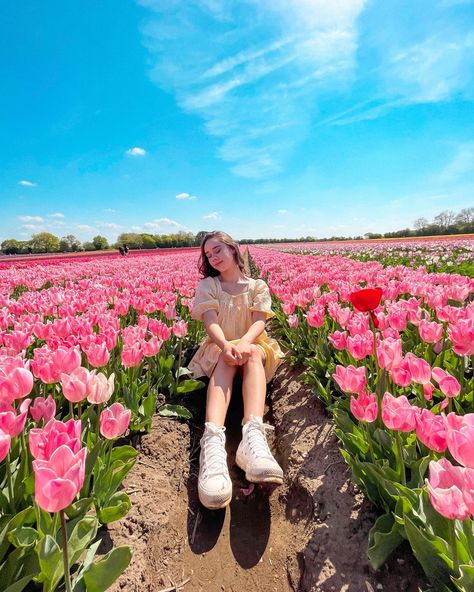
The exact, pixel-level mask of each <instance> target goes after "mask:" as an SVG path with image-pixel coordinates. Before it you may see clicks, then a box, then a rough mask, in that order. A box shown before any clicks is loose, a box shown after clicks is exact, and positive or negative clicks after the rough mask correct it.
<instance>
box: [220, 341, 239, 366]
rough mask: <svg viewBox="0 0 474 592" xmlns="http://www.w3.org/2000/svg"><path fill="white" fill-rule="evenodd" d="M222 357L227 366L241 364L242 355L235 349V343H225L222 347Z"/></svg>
mask: <svg viewBox="0 0 474 592" xmlns="http://www.w3.org/2000/svg"><path fill="white" fill-rule="evenodd" d="M222 352H223V355H224V362H225V363H226V364H227V365H228V366H240V365H241V364H242V363H243V362H242V361H241V360H242V355H241V353H240V352H239V351H238V349H237V345H236V344H235V343H229V342H227V343H226V344H225V345H224V349H223V350H222Z"/></svg>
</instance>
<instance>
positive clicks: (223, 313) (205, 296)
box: [188, 277, 284, 382]
mask: <svg viewBox="0 0 474 592" xmlns="http://www.w3.org/2000/svg"><path fill="white" fill-rule="evenodd" d="M271 305H272V301H271V298H270V290H269V289H268V286H267V284H266V283H265V282H264V281H263V280H261V279H257V280H256V279H254V278H249V285H248V289H247V291H246V292H243V293H242V294H237V295H233V294H229V293H228V292H225V291H224V290H223V289H222V285H221V282H220V281H219V279H218V278H217V277H207V278H204V279H203V280H202V281H201V282H200V283H199V285H198V287H197V289H196V293H195V295H194V302H193V307H192V311H191V317H192V318H193V319H196V320H198V321H200V320H202V315H203V314H204V313H205V312H206V311H208V310H215V311H216V312H217V322H218V323H219V326H220V327H221V329H222V331H223V332H224V335H225V338H226V339H227V340H228V341H234V342H238V341H239V339H240V338H241V337H242V336H243V335H244V334H245V333H246V332H247V330H248V328H249V327H250V325H251V324H252V312H254V311H260V312H264V313H265V316H266V318H267V319H270V318H271V317H273V316H274V313H273V312H272V309H271ZM255 344H256V345H258V346H259V347H261V349H262V350H263V352H264V354H265V378H266V381H267V382H269V381H270V380H271V379H272V378H273V376H274V374H275V371H276V369H277V368H278V366H279V365H280V364H281V362H282V360H283V357H284V354H283V352H282V351H281V349H280V346H279V345H278V342H277V341H276V340H275V339H272V338H271V337H268V335H267V333H266V331H263V333H262V334H261V335H260V336H259V337H258V339H257V341H256V342H255ZM220 353H221V349H220V347H219V346H218V345H217V344H216V343H214V342H213V341H212V340H211V339H210V338H209V336H207V337H206V338H205V339H204V340H203V341H202V342H201V343H200V345H199V349H198V351H197V352H196V353H195V355H194V356H193V358H192V360H191V361H190V363H189V366H188V367H189V370H190V371H191V372H192V374H193V377H194V378H199V377H200V376H211V374H212V373H213V371H214V368H215V367H216V364H217V361H218V359H219V355H220Z"/></svg>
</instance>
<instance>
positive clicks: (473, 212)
mask: <svg viewBox="0 0 474 592" xmlns="http://www.w3.org/2000/svg"><path fill="white" fill-rule="evenodd" d="M413 226H414V229H411V228H404V229H403V230H397V231H395V232H385V233H384V234H380V233H374V232H368V233H367V234H365V235H364V236H332V237H330V238H324V239H318V238H317V237H315V236H304V237H300V238H296V239H295V238H249V239H242V240H241V241H240V242H241V243H243V244H254V243H260V244H262V243H263V244H266V243H286V242H313V241H316V240H320V241H335V240H336V241H342V240H363V239H364V238H365V239H367V238H368V239H377V238H404V237H417V236H438V235H443V234H469V233H474V208H464V209H462V210H461V211H460V212H459V213H458V214H456V213H454V212H452V211H449V210H445V211H443V212H440V213H439V214H438V215H437V216H435V217H434V218H433V220H432V221H431V222H430V221H429V220H427V219H426V218H417V219H416V220H415V221H414V223H413ZM207 232H208V231H207V230H201V231H199V232H198V233H197V234H193V233H192V232H183V231H180V232H177V233H175V234H149V233H136V232H124V233H122V234H119V236H118V237H117V241H116V242H115V243H112V244H109V242H108V240H107V239H106V238H105V236H101V235H97V236H94V238H93V239H92V240H91V241H85V242H83V243H81V241H80V240H79V239H78V238H77V237H75V236H74V235H73V234H68V235H67V236H63V237H62V238H59V237H57V236H55V235H54V234H52V233H50V232H40V233H38V234H34V235H33V236H32V237H31V238H30V240H26V241H19V240H16V239H14V238H10V239H6V240H4V241H3V242H2V244H1V245H0V246H1V250H2V253H3V254H4V255H19V254H28V253H74V252H78V251H105V250H108V249H118V248H119V247H123V246H124V245H127V247H128V248H129V249H158V248H162V249H168V248H176V247H197V246H199V245H200V244H201V240H202V238H203V237H204V235H205V234H206V233H207Z"/></svg>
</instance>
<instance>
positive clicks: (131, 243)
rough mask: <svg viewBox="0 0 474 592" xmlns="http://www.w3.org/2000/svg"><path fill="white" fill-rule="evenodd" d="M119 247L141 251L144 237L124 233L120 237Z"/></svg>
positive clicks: (118, 239)
mask: <svg viewBox="0 0 474 592" xmlns="http://www.w3.org/2000/svg"><path fill="white" fill-rule="evenodd" d="M116 244H117V247H120V246H123V245H128V248H129V249H141V248H142V245H143V240H142V235H141V234H136V233H133V232H123V233H122V234H119V235H118V238H117V243H116Z"/></svg>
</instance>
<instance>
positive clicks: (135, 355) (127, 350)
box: [122, 343, 143, 368]
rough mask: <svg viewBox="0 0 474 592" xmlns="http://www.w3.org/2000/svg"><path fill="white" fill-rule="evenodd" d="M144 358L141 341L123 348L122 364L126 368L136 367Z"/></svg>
mask: <svg viewBox="0 0 474 592" xmlns="http://www.w3.org/2000/svg"><path fill="white" fill-rule="evenodd" d="M142 360H143V350H142V349H141V347H140V343H135V344H134V345H133V346H128V347H124V348H123V350H122V364H123V365H124V366H125V368H135V367H136V366H138V365H139V364H140V363H141V361H142Z"/></svg>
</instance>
